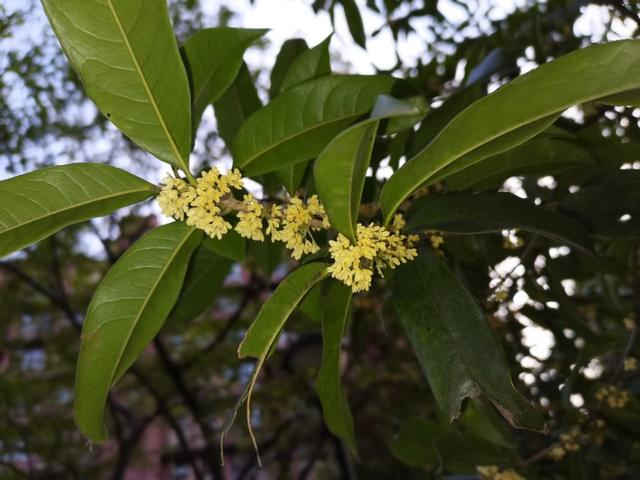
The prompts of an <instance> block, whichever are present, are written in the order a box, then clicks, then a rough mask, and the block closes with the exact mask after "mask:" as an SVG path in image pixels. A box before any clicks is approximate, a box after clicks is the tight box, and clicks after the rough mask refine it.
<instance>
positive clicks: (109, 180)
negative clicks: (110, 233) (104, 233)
mask: <svg viewBox="0 0 640 480" xmlns="http://www.w3.org/2000/svg"><path fill="white" fill-rule="evenodd" d="M155 191H156V187H155V186H153V185H151V184H150V183H148V182H146V181H144V180H142V179H141V178H138V177H136V176H134V175H131V174H130V173H128V172H125V171H124V170H120V169H119V168H115V167H110V166H108V165H99V164H94V163H76V164H72V165H61V166H57V167H47V168H43V169H40V170H36V171H34V172H31V173H26V174H24V175H20V176H17V177H14V178H11V179H9V180H3V181H2V182H0V257H2V256H4V255H7V254H9V253H11V252H13V251H15V250H19V249H20V248H24V247H26V246H28V245H31V244H32V243H35V242H38V241H40V240H42V239H43V238H46V237H48V236H49V235H51V234H52V233H55V232H57V231H58V230H60V229H61V228H63V227H66V226H67V225H71V224H73V223H78V222H83V221H85V220H89V219H90V218H93V217H101V216H103V215H108V214H109V213H111V212H113V211H115V210H117V209H119V208H122V207H125V206H127V205H131V204H133V203H137V202H141V201H142V200H145V199H147V198H149V197H150V196H151V195H153V194H154V192H155Z"/></svg>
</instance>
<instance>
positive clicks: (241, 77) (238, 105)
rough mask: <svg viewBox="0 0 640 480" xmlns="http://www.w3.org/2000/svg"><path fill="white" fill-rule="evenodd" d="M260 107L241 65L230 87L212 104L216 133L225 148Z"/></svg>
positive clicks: (251, 84) (256, 93)
mask: <svg viewBox="0 0 640 480" xmlns="http://www.w3.org/2000/svg"><path fill="white" fill-rule="evenodd" d="M260 107H262V102H261V101H260V97H258V91H257V90H256V86H255V84H254V83H253V79H252V78H251V73H250V72H249V69H248V68H247V65H246V64H245V63H243V64H242V65H241V66H240V71H239V72H238V76H237V77H236V78H235V80H234V81H233V83H232V84H231V86H230V87H229V88H227V90H226V92H225V93H224V94H223V95H222V96H221V97H220V98H219V99H218V100H217V101H216V102H215V103H214V104H213V111H214V113H215V116H216V122H217V124H218V133H219V134H220V137H221V138H222V139H223V140H224V143H225V144H226V145H227V147H229V148H231V144H232V142H233V139H234V137H235V136H236V134H237V133H238V130H239V129H240V126H241V125H242V124H243V123H244V122H245V120H246V119H247V118H249V116H250V115H251V114H252V113H253V112H255V111H256V110H258V109H259V108H260Z"/></svg>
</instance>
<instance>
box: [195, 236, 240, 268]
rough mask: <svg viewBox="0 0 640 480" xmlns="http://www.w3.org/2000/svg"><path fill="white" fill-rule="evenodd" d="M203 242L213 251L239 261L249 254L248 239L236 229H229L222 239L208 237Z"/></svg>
mask: <svg viewBox="0 0 640 480" xmlns="http://www.w3.org/2000/svg"><path fill="white" fill-rule="evenodd" d="M202 244H203V245H204V246H205V247H207V248H208V249H209V250H211V251H212V252H214V253H217V254H218V255H220V256H222V257H225V258H229V259H231V260H235V261H237V262H241V261H242V260H244V259H245V257H246V256H247V241H246V239H245V238H244V237H241V236H240V234H239V233H238V232H236V231H235V230H229V231H228V232H227V233H226V234H225V235H224V236H223V237H222V238H221V239H217V238H209V237H207V238H205V239H204V241H203V242H202Z"/></svg>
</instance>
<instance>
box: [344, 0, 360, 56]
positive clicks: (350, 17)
mask: <svg viewBox="0 0 640 480" xmlns="http://www.w3.org/2000/svg"><path fill="white" fill-rule="evenodd" d="M340 3H342V7H343V8H344V16H345V17H346V19H347V26H348V27H349V32H351V36H352V37H353V39H354V40H355V42H356V43H357V44H358V45H360V46H361V47H362V48H367V36H366V35H365V33H364V24H363V23H362V16H361V15H360V9H359V8H358V5H357V4H356V2H355V0H340Z"/></svg>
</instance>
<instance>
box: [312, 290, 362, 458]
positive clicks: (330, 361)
mask: <svg viewBox="0 0 640 480" xmlns="http://www.w3.org/2000/svg"><path fill="white" fill-rule="evenodd" d="M351 297H352V293H351V288H350V287H348V286H346V285H344V284H342V283H339V282H337V281H332V282H330V284H329V287H328V290H327V293H326V295H325V297H324V308H323V309H322V363H321V364H320V371H319V372H318V378H317V379H316V390H317V391H318V396H319V397H320V403H321V404H322V413H323V415H324V421H325V423H326V424H327V428H328V429H329V431H330V432H331V433H333V434H334V435H336V436H337V437H340V438H342V439H343V440H344V441H345V442H346V443H347V445H348V446H349V448H350V450H351V453H353V455H354V456H355V457H357V456H358V447H357V445H356V437H355V433H354V431H353V416H352V415H351V409H350V408H349V401H348V400H347V396H346V394H345V392H344V390H343V388H342V383H341V382H340V352H341V350H342V348H341V345H342V337H343V336H344V334H345V331H346V329H347V324H348V321H349V314H350V307H351Z"/></svg>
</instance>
